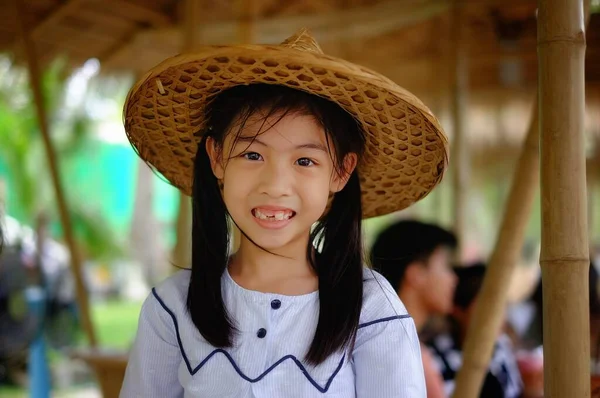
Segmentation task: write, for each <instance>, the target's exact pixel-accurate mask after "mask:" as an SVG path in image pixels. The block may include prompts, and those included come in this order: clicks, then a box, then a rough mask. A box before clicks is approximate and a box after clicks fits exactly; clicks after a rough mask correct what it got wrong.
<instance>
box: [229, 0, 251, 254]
mask: <svg viewBox="0 0 600 398" xmlns="http://www.w3.org/2000/svg"><path fill="white" fill-rule="evenodd" d="M237 7H238V8H239V10H240V22H239V27H238V41H239V43H241V44H245V43H253V42H254V38H255V36H256V34H255V31H256V24H255V22H256V21H255V19H256V12H257V11H256V1H254V0H238V2H237ZM230 226H231V235H232V239H231V240H232V242H231V250H232V252H233V253H235V252H237V251H238V249H239V248H240V243H241V240H242V232H241V231H240V229H239V228H238V227H237V225H235V223H233V222H231V223H230Z"/></svg>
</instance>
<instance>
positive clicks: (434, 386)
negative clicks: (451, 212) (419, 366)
mask: <svg viewBox="0 0 600 398" xmlns="http://www.w3.org/2000/svg"><path fill="white" fill-rule="evenodd" d="M456 248H457V239H456V236H455V235H454V234H452V233H451V232H449V231H447V230H445V229H443V228H440V227H438V226H436V225H433V224H426V223H422V222H419V221H415V220H403V221H399V222H397V223H395V224H393V225H391V226H389V227H388V228H386V229H385V230H384V231H382V232H381V233H380V234H379V235H378V236H377V238H376V239H375V243H374V244H373V247H372V249H371V263H372V266H373V268H374V269H375V270H377V271H378V272H380V273H381V274H382V275H383V276H384V277H385V278H386V279H387V280H388V282H389V283H390V284H391V285H392V287H393V288H395V289H396V292H397V294H398V296H399V297H400V299H401V300H402V302H403V303H404V305H405V306H406V308H407V310H408V313H409V314H410V315H411V316H412V317H413V319H414V320H415V324H416V326H417V330H419V331H421V330H422V329H423V327H424V326H425V324H426V323H427V322H428V321H429V320H430V318H431V317H432V316H434V315H445V314H448V313H449V312H450V311H451V310H452V297H453V294H454V289H455V286H456V276H455V275H454V273H453V271H452V266H451V262H452V258H453V255H454V251H455V249H456ZM421 354H422V359H423V367H424V370H425V382H426V385H427V397H428V398H440V397H446V393H445V391H444V381H443V378H442V375H441V373H440V372H439V371H438V368H437V367H436V365H435V363H434V362H433V358H432V355H431V353H430V351H429V350H428V349H427V347H425V346H424V345H422V346H421Z"/></svg>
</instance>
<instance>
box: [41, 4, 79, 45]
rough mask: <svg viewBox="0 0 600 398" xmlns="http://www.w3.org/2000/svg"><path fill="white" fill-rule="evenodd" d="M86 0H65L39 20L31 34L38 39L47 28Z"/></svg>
mask: <svg viewBox="0 0 600 398" xmlns="http://www.w3.org/2000/svg"><path fill="white" fill-rule="evenodd" d="M84 2H85V0H65V1H63V2H62V3H61V4H60V5H59V6H56V8H54V9H53V10H52V11H51V12H50V13H49V14H48V15H47V16H46V17H45V18H44V19H42V20H41V21H39V22H38V23H37V24H36V25H35V26H34V27H33V28H32V29H31V30H30V32H31V33H30V35H31V38H32V39H33V40H36V39H37V38H38V37H39V36H40V35H42V34H43V33H44V31H45V30H46V28H48V27H49V26H52V25H54V24H55V23H57V22H58V21H60V20H61V19H62V18H64V17H65V16H66V15H68V14H69V13H70V12H72V11H73V10H75V9H77V8H78V7H79V6H80V5H81V4H82V3H84Z"/></svg>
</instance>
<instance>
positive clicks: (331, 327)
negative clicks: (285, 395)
mask: <svg viewBox="0 0 600 398" xmlns="http://www.w3.org/2000/svg"><path fill="white" fill-rule="evenodd" d="M360 198H361V191H360V181H359V177H358V172H357V171H356V170H355V171H354V172H353V173H352V174H351V176H350V178H349V180H348V182H347V183H346V186H345V187H344V188H343V189H342V190H341V191H340V192H338V193H336V194H335V196H334V197H333V200H332V203H331V207H330V209H329V211H328V212H327V214H326V215H325V217H324V218H323V219H322V220H321V222H320V223H319V224H318V225H317V226H316V227H315V228H314V230H313V232H312V233H311V242H313V245H314V247H317V248H321V249H320V250H318V251H314V249H313V245H309V255H308V258H309V259H313V260H312V261H313V266H314V267H315V269H316V270H317V274H318V276H319V299H320V312H319V321H318V324H317V329H316V331H315V336H314V339H313V342H312V344H311V346H310V349H309V351H308V353H307V355H306V358H305V359H306V361H307V362H308V363H311V364H319V363H321V362H323V361H324V360H325V359H326V358H327V357H328V356H329V355H331V354H333V353H334V352H336V351H337V350H339V349H343V348H346V347H350V351H351V349H352V347H351V346H352V345H353V343H354V339H355V337H356V331H357V329H358V322H359V319H360V312H361V308H362V300H363V242H362V231H361V225H362V224H361V221H362V206H361V199H360Z"/></svg>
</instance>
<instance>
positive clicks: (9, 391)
mask: <svg viewBox="0 0 600 398" xmlns="http://www.w3.org/2000/svg"><path fill="white" fill-rule="evenodd" d="M141 307H142V303H141V302H131V301H107V302H102V303H95V304H93V305H92V320H93V322H94V327H95V328H96V335H97V338H98V341H99V343H100V344H99V345H100V346H101V347H105V348H114V349H120V350H127V349H128V348H129V346H130V345H131V343H132V342H133V338H134V337H135V332H136V329H137V324H138V317H139V313H140V309H141ZM49 354H50V355H49V358H50V361H51V362H53V358H56V356H55V355H56V354H55V353H49ZM71 391H72V388H71V389H69V392H71ZM69 392H67V391H65V392H61V391H54V392H53V396H54V397H61V396H72V395H69ZM75 396H77V394H76V393H75ZM0 397H2V398H27V397H28V394H27V392H26V391H24V390H23V389H20V388H16V387H4V386H0Z"/></svg>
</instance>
